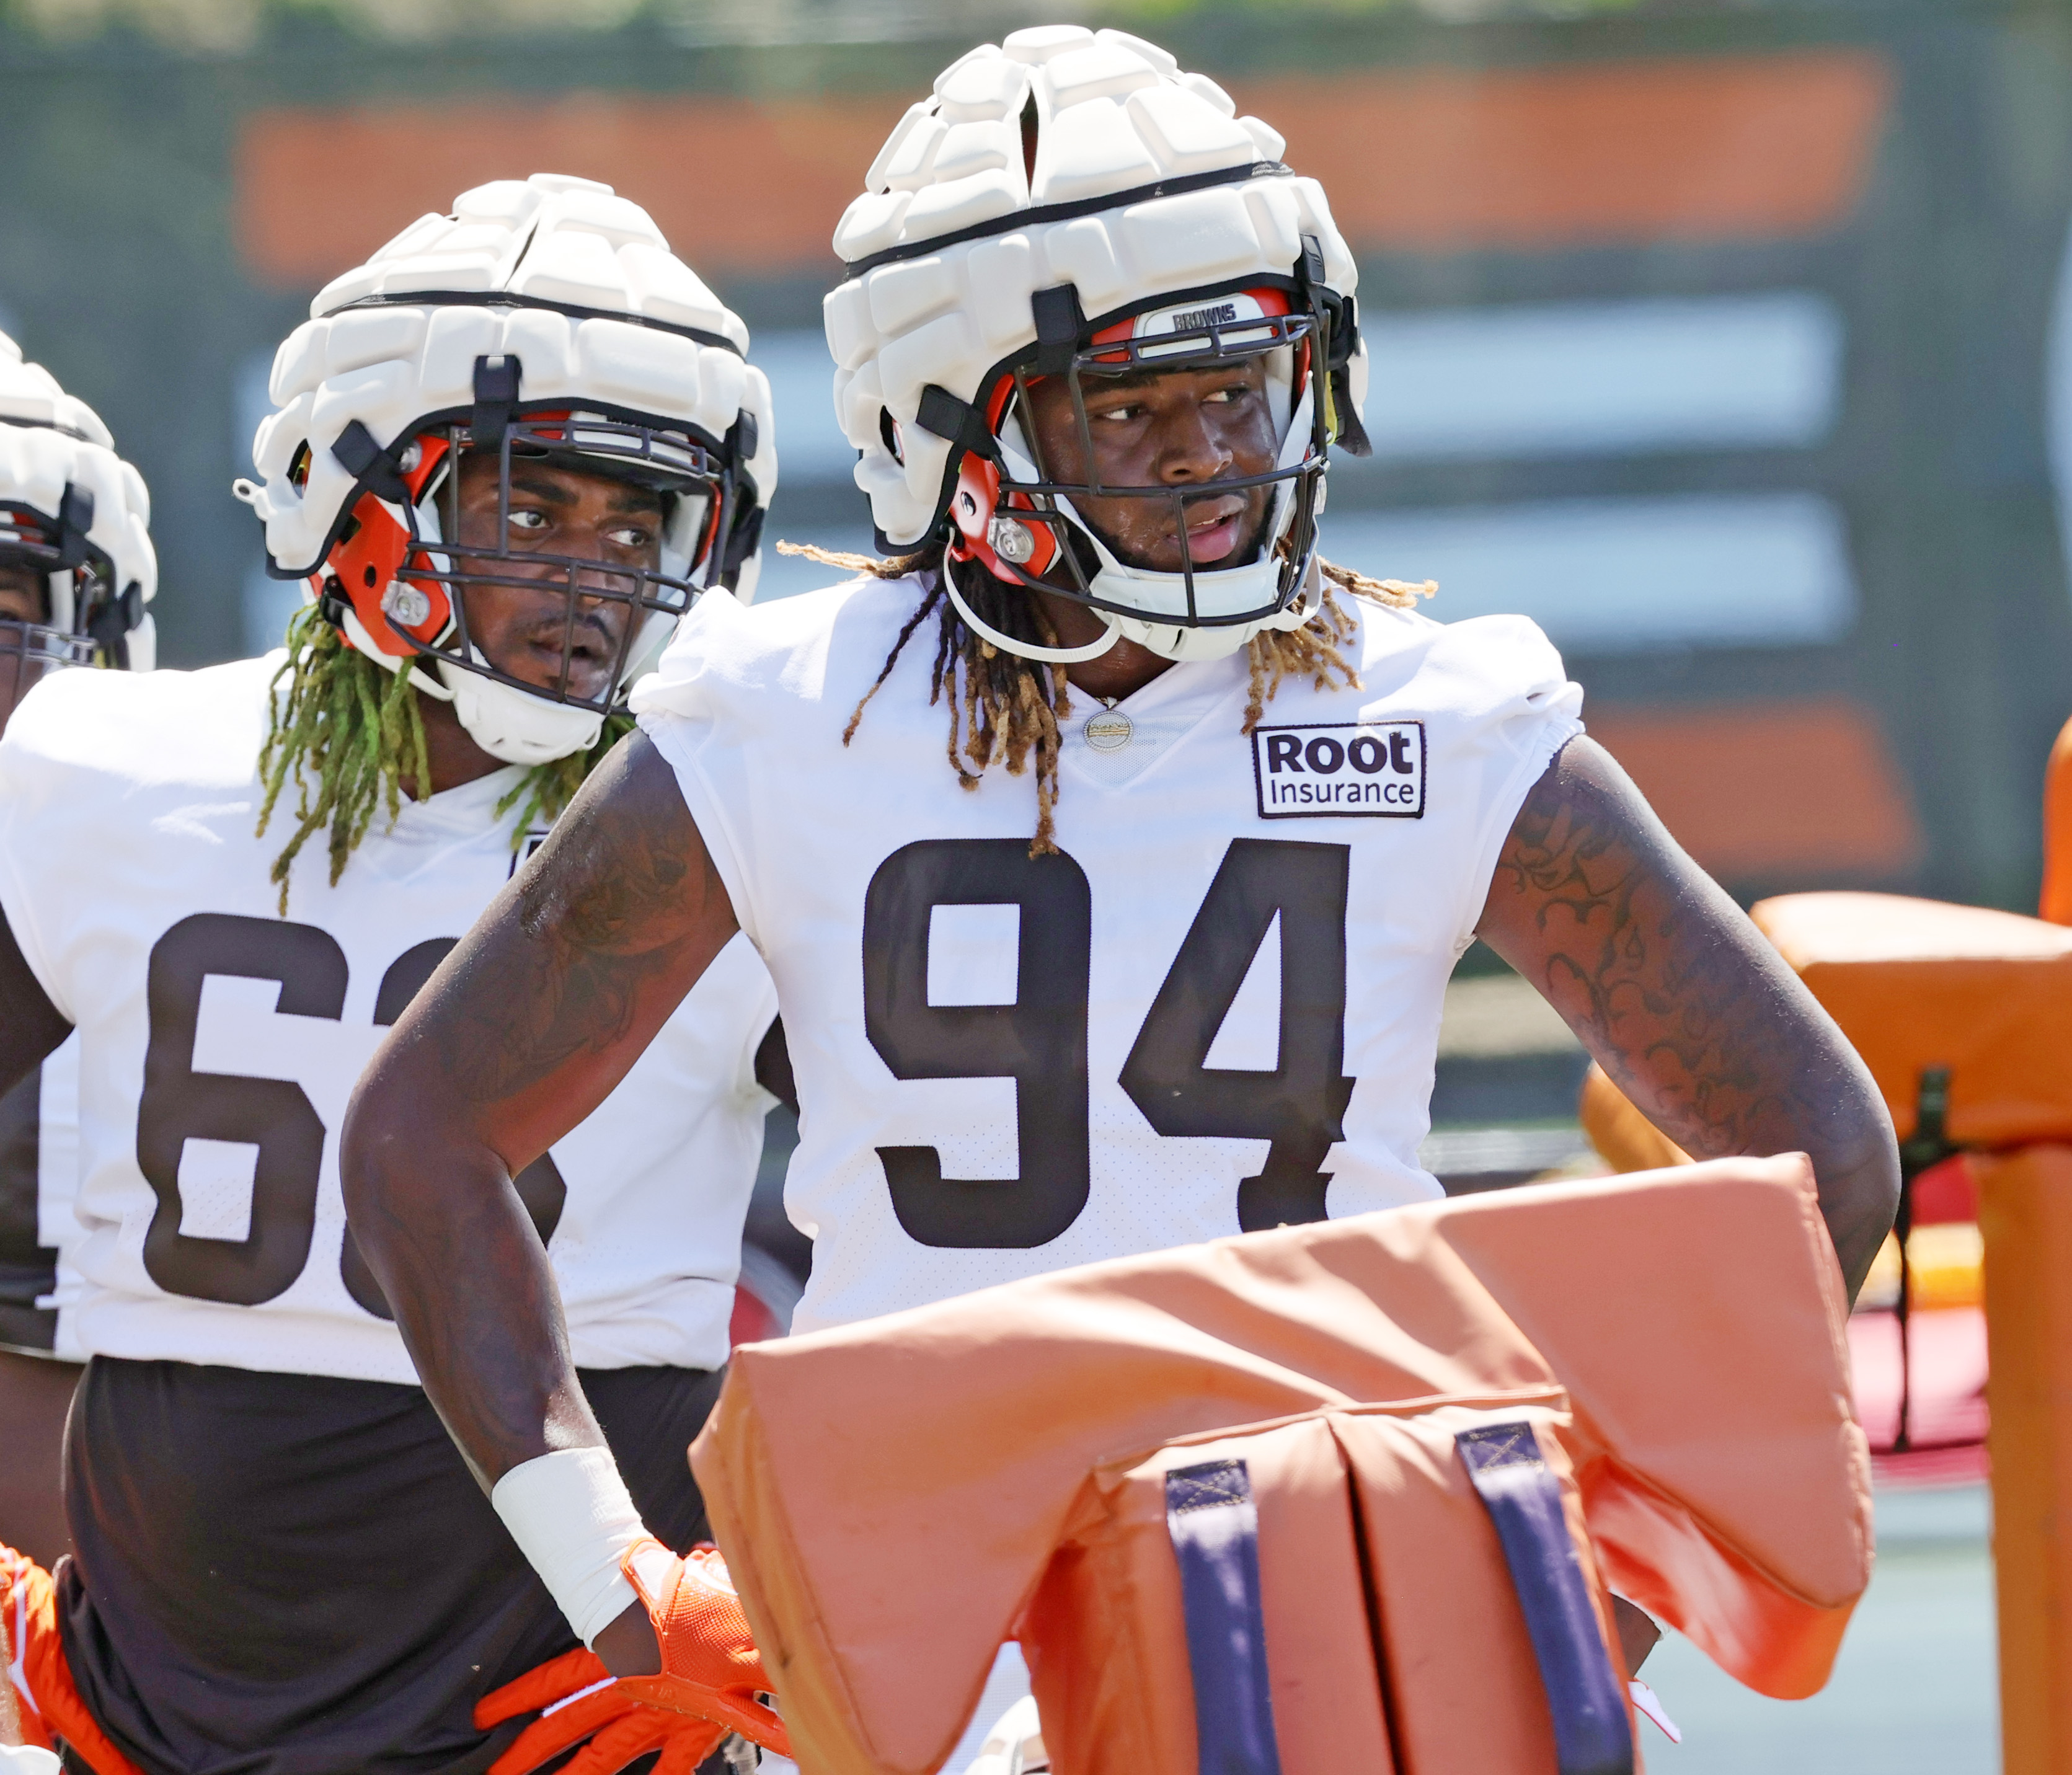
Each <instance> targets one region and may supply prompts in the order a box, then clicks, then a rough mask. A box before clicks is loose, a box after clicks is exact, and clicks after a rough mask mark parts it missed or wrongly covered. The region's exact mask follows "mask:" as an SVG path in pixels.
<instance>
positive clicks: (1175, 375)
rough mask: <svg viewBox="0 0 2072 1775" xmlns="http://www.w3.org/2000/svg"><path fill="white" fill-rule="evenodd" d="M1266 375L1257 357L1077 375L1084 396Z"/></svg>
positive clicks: (1263, 362)
mask: <svg viewBox="0 0 2072 1775" xmlns="http://www.w3.org/2000/svg"><path fill="white" fill-rule="evenodd" d="M1265 375H1266V360H1264V358H1261V357H1245V358H1231V359H1229V360H1226V361H1224V362H1223V363H1220V364H1183V365H1178V366H1175V367H1174V368H1171V369H1163V370H1153V369H1132V370H1120V371H1116V372H1114V373H1113V374H1110V373H1109V372H1106V371H1104V370H1097V369H1095V368H1091V366H1088V367H1086V368H1082V369H1081V370H1080V372H1079V385H1080V387H1081V388H1083V389H1085V391H1086V392H1087V393H1088V394H1112V393H1116V392H1120V391H1121V390H1124V389H1128V388H1160V387H1164V386H1169V385H1170V386H1173V387H1177V388H1186V387H1192V386H1194V385H1195V384H1199V383H1202V382H1204V381H1220V382H1225V383H1227V381H1228V380H1230V378H1231V377H1232V376H1242V377H1243V378H1244V380H1247V381H1253V382H1256V381H1262V380H1264V377H1265ZM1050 383H1055V384H1058V386H1059V388H1061V389H1062V388H1063V385H1064V378H1063V377H1062V376H1045V377H1043V378H1042V380H1040V381H1038V382H1034V383H1032V384H1030V386H1031V387H1034V388H1042V387H1043V386H1044V385H1045V384H1050Z"/></svg>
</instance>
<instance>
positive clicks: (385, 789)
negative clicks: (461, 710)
mask: <svg viewBox="0 0 2072 1775" xmlns="http://www.w3.org/2000/svg"><path fill="white" fill-rule="evenodd" d="M287 642H288V657H287V659H286V660H285V661H284V662H283V663H282V666H281V669H280V670H279V671H278V672H275V673H274V675H273V696H272V715H271V717H270V720H269V725H268V726H267V729H266V743H265V746H262V747H261V749H260V753H259V777H260V781H261V783H262V784H263V785H264V786H265V799H264V800H263V801H262V802H261V804H260V807H259V828H258V829H259V831H260V832H262V833H263V832H265V830H266V827H267V824H268V823H269V821H270V820H272V819H273V805H274V803H276V802H277V801H278V800H279V799H281V791H282V790H283V789H284V788H286V787H287V783H288V779H289V776H290V774H291V773H292V775H294V779H295V830H294V835H293V836H291V837H290V839H289V840H288V842H287V844H286V847H285V848H283V849H282V852H281V854H280V855H279V856H278V857H275V858H274V859H273V869H272V870H271V872H270V873H269V877H268V878H269V880H270V881H273V883H274V884H275V885H277V887H278V888H279V889H280V890H281V913H282V916H283V917H286V914H287V910H288V877H289V873H290V870H291V869H293V868H294V861H295V858H296V857H297V856H298V855H299V854H300V853H301V851H302V846H303V845H304V844H306V843H307V842H308V841H309V840H310V837H311V836H313V835H314V834H315V833H316V832H319V831H321V830H322V829H323V828H324V827H325V826H326V825H328V826H329V827H330V828H331V885H332V886H334V887H335V886H337V885H338V879H339V877H340V876H341V875H343V873H345V865H346V861H347V858H349V857H351V856H352V853H353V852H354V851H355V850H356V849H358V848H359V846H360V840H362V839H363V838H364V837H365V836H367V830H368V827H369V826H371V825H372V824H373V823H374V816H375V813H376V810H377V809H381V808H385V809H386V811H387V813H388V816H389V824H390V825H391V826H393V825H394V824H395V823H396V819H397V815H398V814H400V813H401V811H402V806H403V803H402V797H403V794H404V787H405V784H406V783H407V784H409V786H410V787H411V789H412V790H413V791H420V792H421V787H422V786H424V785H426V784H429V783H430V781H431V775H432V769H431V760H430V756H429V754H427V752H426V747H425V723H424V717H423V716H422V714H421V713H420V711H419V709H418V707H417V691H416V690H415V688H413V686H412V684H411V682H410V678H411V674H410V673H409V672H389V671H387V670H385V669H384V668H382V667H380V666H379V665H376V664H375V663H374V661H373V660H372V659H368V657H367V655H364V653H360V652H359V651H356V649H354V648H352V647H348V646H347V645H346V643H345V640H344V638H343V636H341V635H339V632H338V631H337V630H336V629H335V628H334V627H332V626H331V624H330V623H329V622H327V621H326V620H325V619H324V618H323V616H322V615H321V614H319V611H318V609H317V606H315V605H313V604H312V605H306V606H304V607H303V608H302V610H298V611H297V612H296V614H295V615H294V618H293V619H292V620H291V621H290V622H289V624H288V635H287ZM284 679H285V680H286V681H287V688H286V690H285V692H284V691H283V690H282V680H284ZM632 725H633V720H632V717H631V716H627V715H609V716H606V717H605V722H604V729H603V731H602V733H599V734H598V737H597V742H596V744H595V745H594V746H591V747H590V750H588V751H587V752H578V753H575V754H572V755H571V756H569V757H568V758H556V759H555V760H553V762H551V763H548V764H537V765H535V766H533V767H532V769H531V770H528V771H527V772H526V773H525V775H524V777H523V778H521V779H520V781H519V783H518V785H517V787H515V788H514V789H512V791H511V792H510V793H509V794H508V795H505V796H504V798H503V799H502V800H500V801H499V802H498V803H496V817H497V818H498V819H499V820H501V819H502V818H503V817H504V815H505V814H507V813H508V812H509V811H511V809H512V808H513V807H517V808H519V810H520V811H519V815H518V819H517V820H516V824H514V825H513V827H512V834H511V844H512V849H514V850H515V849H516V848H517V847H518V846H519V844H521V843H522V842H523V841H524V835H525V833H526V832H527V831H528V829H530V828H531V827H532V825H533V824H536V823H538V824H551V823H552V822H553V820H555V819H556V818H557V816H559V815H560V813H561V810H562V809H563V808H564V807H566V806H568V804H569V802H570V801H571V800H573V799H574V796H575V792H576V791H577V790H578V789H579V788H581V787H582V781H583V779H584V778H585V777H586V776H588V775H590V770H591V767H592V766H594V765H595V764H597V763H598V761H599V760H600V759H602V758H603V756H604V754H606V752H608V751H610V750H611V748H612V747H613V746H615V744H616V743H617V742H619V739H620V738H622V737H623V735H624V734H625V733H627V731H628V730H629V729H631V727H632ZM312 775H314V778H315V780H314V782H312V780H311V779H312Z"/></svg>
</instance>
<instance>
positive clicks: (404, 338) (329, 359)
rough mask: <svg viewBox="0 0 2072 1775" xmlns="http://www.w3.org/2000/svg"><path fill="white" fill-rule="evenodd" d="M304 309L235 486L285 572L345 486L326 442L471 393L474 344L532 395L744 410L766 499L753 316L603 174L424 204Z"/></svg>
mask: <svg viewBox="0 0 2072 1775" xmlns="http://www.w3.org/2000/svg"><path fill="white" fill-rule="evenodd" d="M413 297H415V298H423V299H422V300H421V301H413V300H412V298H413ZM310 316H311V318H310V319H309V320H308V321H307V322H306V323H304V324H303V325H302V326H300V327H297V328H296V329H295V331H294V332H293V333H291V334H290V335H289V336H288V338H287V339H286V342H285V343H283V344H282V347H281V349H280V351H279V353H278V354H277V355H276V357H275V358H274V360H273V379H272V381H271V383H270V384H269V395H270V396H271V398H272V400H273V403H274V405H276V407H277V409H279V410H278V411H277V412H276V413H273V414H271V415H269V417H267V418H266V419H265V421H262V422H261V425H260V427H259V429H258V433H257V436H256V438H254V439H253V446H252V459H253V464H254V465H255V466H257V470H258V471H259V474H260V476H261V485H259V486H258V487H247V488H245V490H244V493H245V497H246V498H247V499H248V500H249V503H250V504H251V506H252V507H253V510H254V511H256V512H257V513H258V514H259V516H260V517H261V520H263V521H264V522H265V526H266V547H267V550H268V552H269V553H270V554H271V555H272V557H273V561H274V562H275V564H276V565H277V567H279V568H280V569H282V571H284V572H286V571H293V570H301V569H310V568H313V567H314V566H315V565H316V563H317V561H318V558H319V556H320V555H321V553H322V552H323V548H324V544H325V541H326V539H327V537H328V536H330V534H331V528H332V527H333V525H334V524H336V522H337V521H338V519H339V514H340V512H341V511H342V509H343V507H344V505H345V503H346V501H347V498H348V496H349V495H351V494H352V491H353V487H354V479H353V476H352V473H351V471H350V470H347V468H346V466H345V465H344V464H343V462H340V461H339V459H338V458H336V457H335V455H333V454H332V446H333V445H335V443H336V442H338V440H339V437H340V436H341V435H342V434H343V433H344V431H345V430H346V429H347V427H348V426H349V425H351V424H352V422H353V421H355V420H357V421H360V423H361V424H362V425H364V426H365V427H366V428H367V429H368V432H369V433H371V434H372V437H373V438H375V440H376V442H377V443H379V444H380V446H381V447H382V448H384V449H389V448H390V447H392V446H395V445H397V444H398V443H400V442H402V441H403V440H404V439H405V438H406V437H407V436H408V435H409V433H410V431H411V429H412V428H413V426H414V425H416V424H417V421H420V420H422V419H424V418H425V417H427V416H428V415H430V414H433V413H445V412H452V411H455V410H459V409H467V408H468V407H469V406H470V405H471V403H472V401H473V400H474V398H475V396H474V388H475V360H477V359H478V358H482V357H491V358H493V357H497V356H501V355H509V356H514V357H516V359H517V360H519V362H520V366H521V376H520V387H519V395H520V399H521V400H523V401H528V402H530V401H549V400H559V399H561V398H562V397H564V396H565V397H566V398H567V399H568V400H569V401H570V402H571V403H572V404H574V405H582V404H583V403H586V402H594V403H598V404H601V405H609V406H615V407H620V408H627V409H633V410H635V411H637V412H639V413H646V414H650V415H652V416H653V417H656V418H657V419H661V420H667V421H677V422H679V423H683V424H687V425H694V426H696V427H697V428H698V429H700V430H701V431H702V432H704V433H705V434H706V435H707V436H708V437H709V438H712V439H713V440H714V441H716V442H717V441H718V440H722V439H724V438H726V434H727V433H728V431H729V430H730V429H731V428H732V427H733V425H734V422H735V421H736V419H737V418H738V417H739V416H740V415H741V414H742V413H748V414H750V415H752V416H753V417H754V421H755V434H756V448H755V451H754V454H753V455H752V456H751V457H750V459H749V461H748V463H747V465H746V466H747V470H748V473H749V474H750V476H751V477H753V479H754V483H755V487H756V491H757V494H758V496H759V499H760V500H761V502H762V503H763V505H765V506H766V507H767V505H768V504H769V503H770V499H771V495H773V494H774V493H775V491H776V486H777V446H776V428H775V423H774V421H773V418H772V416H771V401H770V385H769V383H768V381H767V379H766V378H765V377H764V376H763V372H761V371H760V370H759V369H757V368H755V367H754V365H752V364H749V363H748V362H746V357H745V354H746V351H747V349H748V329H747V328H746V327H745V326H744V325H743V324H742V322H741V321H740V319H739V318H738V317H737V316H736V315H734V314H733V313H731V312H730V310H728V309H727V308H726V305H725V304H724V303H722V302H721V301H720V300H719V298H717V296H715V295H713V293H712V291H711V290H709V289H707V288H706V286H705V283H704V281H703V280H701V278H700V277H698V275H697V273H696V272H694V271H693V270H692V269H691V268H690V267H689V265H685V263H684V262H683V261H682V260H680V259H679V258H678V257H676V255H675V254H674V253H672V252H671V251H670V250H669V245H668V241H666V240H664V238H663V237H662V233H661V231H660V229H658V228H656V226H655V224H654V223H653V221H652V220H650V219H649V217H648V212H646V211H645V210H643V209H642V208H641V207H640V206H639V204H637V203H632V202H631V201H629V200H628V199H626V198H623V197H620V196H618V195H615V193H614V192H613V191H612V189H611V187H610V186H609V185H600V184H597V183H593V182H592V181H590V180H588V179H571V178H565V177H563V176H561V175H556V174H549V173H535V174H534V175H532V177H531V178H529V179H523V180H519V179H503V180H499V181H498V182H497V183H494V184H489V185H479V186H477V187H475V189H474V190H472V191H463V192H462V193H461V195H459V196H458V198H456V199H454V207H453V213H452V214H451V215H450V216H422V217H420V218H419V219H418V220H417V221H415V222H413V223H412V224H410V226H409V227H408V228H405V229H404V231H403V232H401V234H399V235H397V236H396V238H395V239H394V240H391V241H390V242H389V244H387V245H386V246H384V247H383V248H382V249H380V252H378V253H376V254H375V255H374V257H372V258H371V259H370V260H368V262H367V263H366V264H365V265H361V266H360V267H358V268H357V269H355V270H352V271H349V272H347V273H345V275H344V276H343V277H339V278H336V279H335V280H333V281H331V283H329V284H327V285H326V286H324V288H323V290H320V291H319V292H318V294H317V298H316V299H315V301H314V302H311V303H310ZM700 335H701V336H700ZM304 446H307V449H308V458H307V467H308V481H307V484H306V486H303V487H298V486H297V485H296V484H295V483H294V480H293V479H290V467H291V466H293V465H294V463H295V462H296V461H297V458H298V455H299V454H300V453H301V452H302V450H303V448H304Z"/></svg>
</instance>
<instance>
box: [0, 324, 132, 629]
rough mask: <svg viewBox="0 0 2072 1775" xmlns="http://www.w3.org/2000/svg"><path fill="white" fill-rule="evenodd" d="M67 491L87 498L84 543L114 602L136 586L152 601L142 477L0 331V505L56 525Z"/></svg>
mask: <svg viewBox="0 0 2072 1775" xmlns="http://www.w3.org/2000/svg"><path fill="white" fill-rule="evenodd" d="M67 487H78V488H80V490H81V491H84V492H87V493H90V494H92V495H93V523H92V524H90V525H89V526H88V528H87V532H86V540H87V542H88V544H89V545H90V546H92V547H93V548H95V549H99V550H100V551H101V553H103V554H105V555H106V556H107V557H108V559H109V563H110V565H112V566H113V568H114V570H115V583H114V585H113V587H111V588H110V590H112V591H113V593H114V594H115V595H117V597H119V596H121V594H123V593H124V592H125V591H126V590H128V589H129V587H130V586H137V587H138V588H139V592H140V595H141V596H142V598H145V599H146V600H147V601H148V600H149V599H150V598H154V597H155V596H156V595H157V594H158V556H157V554H156V553H154V551H153V549H152V547H151V534H150V524H151V495H150V493H149V491H146V488H145V486H144V477H143V476H142V475H139V474H138V472H137V470H135V469H134V468H133V467H132V466H130V465H129V463H127V462H124V461H123V460H122V458H121V457H119V456H117V454H115V441H114V439H113V438H111V437H110V436H109V432H108V428H107V426H105V425H103V424H102V423H101V419H100V416H99V415H98V414H97V413H95V412H94V410H93V409H92V408H91V407H89V406H88V405H87V404H86V403H85V402H84V401H81V400H80V399H79V398H78V397H77V396H75V395H68V394H67V393H66V392H64V389H63V388H60V387H59V386H58V382H57V378H56V377H55V376H52V375H51V372H49V371H48V370H47V369H45V368H43V365H41V364H31V363H28V362H27V361H25V360H23V356H22V348H21V347H19V345H17V344H16V343H14V340H12V339H10V338H8V336H7V335H6V334H5V333H0V505H23V506H27V507H28V508H29V509H30V510H31V511H32V512H35V513H36V514H37V515H38V516H40V517H42V518H43V519H45V520H47V521H48V522H49V523H51V524H56V523H57V521H58V518H59V513H60V507H62V506H63V504H64V494H65V489H66V488H67Z"/></svg>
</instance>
